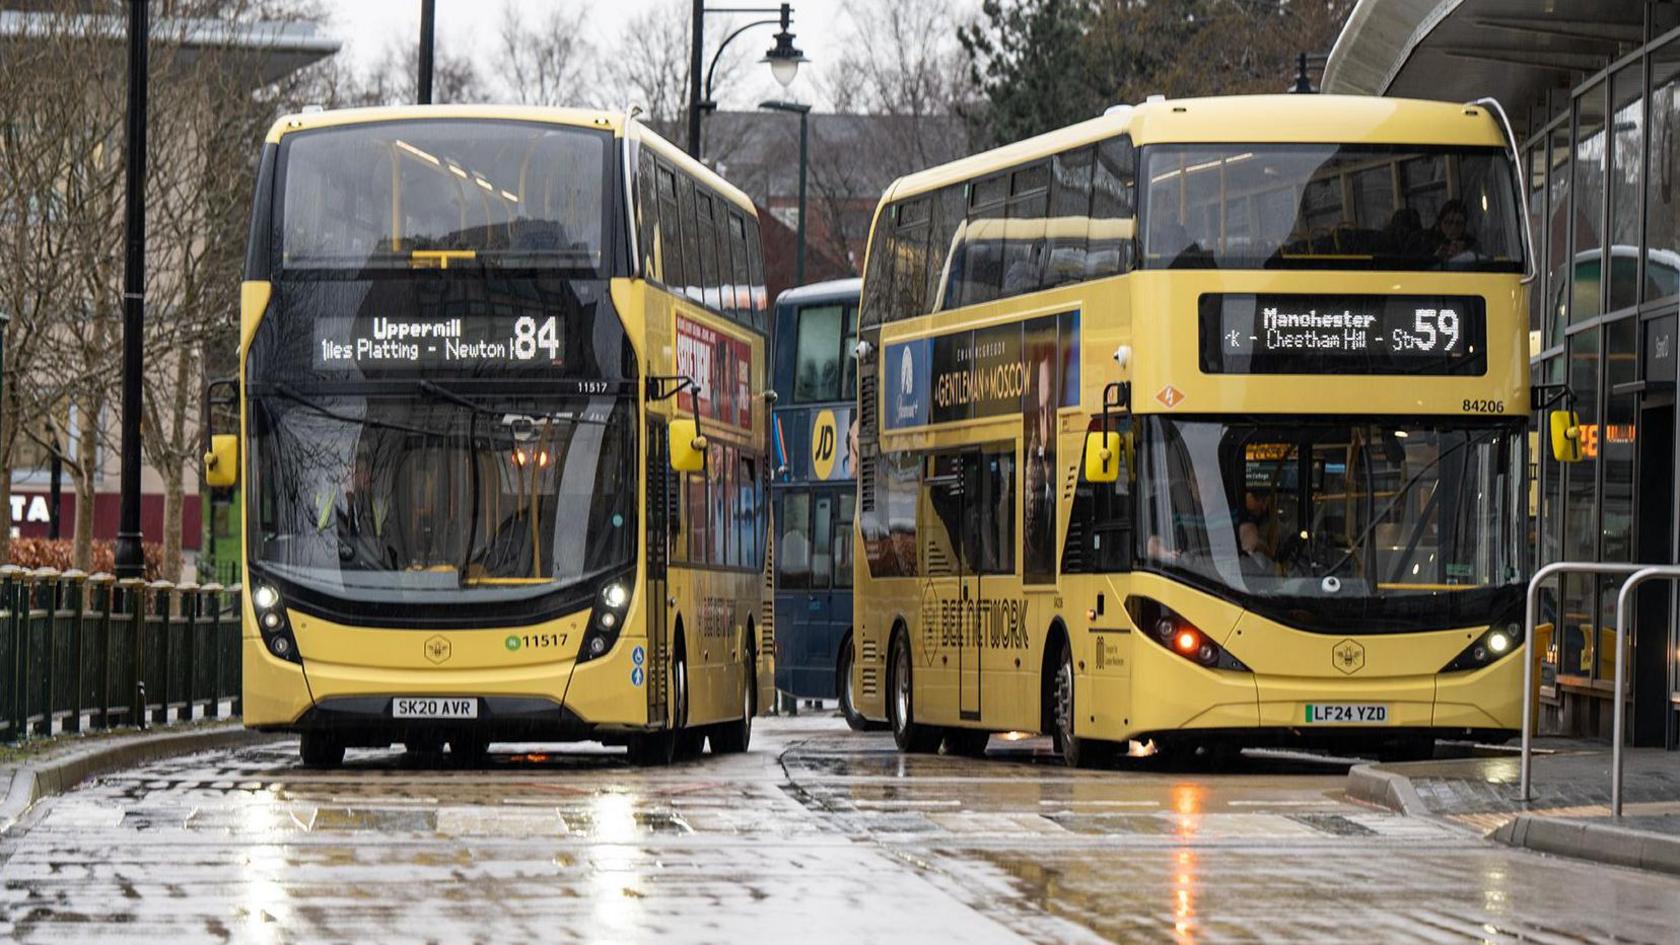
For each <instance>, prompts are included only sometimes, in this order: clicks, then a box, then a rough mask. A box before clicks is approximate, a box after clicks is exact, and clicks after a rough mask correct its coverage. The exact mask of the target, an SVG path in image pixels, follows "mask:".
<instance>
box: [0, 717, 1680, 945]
mask: <svg viewBox="0 0 1680 945" xmlns="http://www.w3.org/2000/svg"><path fill="white" fill-rule="evenodd" d="M754 738H755V747H754V751H753V752H751V753H749V754H746V755H736V756H726V757H711V756H708V757H706V758H703V759H701V760H698V761H694V762H690V763H687V764H683V765H678V766H675V767H671V768H664V769H647V770H635V769H631V768H629V767H627V766H626V765H625V763H624V761H623V758H622V755H621V754H620V753H618V752H615V751H611V750H604V749H600V748H586V749H583V750H574V749H570V748H568V749H560V750H549V749H546V748H543V749H539V748H536V747H533V746H514V747H512V748H511V749H504V750H502V751H499V752H498V753H496V754H495V755H494V756H493V757H492V759H491V761H490V763H489V764H488V766H487V767H486V768H485V769H484V770H460V769H448V768H445V769H436V770H433V769H427V768H424V767H420V766H417V765H415V764H414V762H413V759H408V758H405V757H404V756H402V755H401V754H400V753H396V752H366V751H363V752H354V753H352V757H351V759H350V764H349V765H348V766H347V767H346V768H345V769H343V770H340V771H333V772H321V771H306V770H303V769H300V768H298V767H297V766H296V765H295V763H294V760H293V759H294V758H295V754H294V753H295V751H296V747H295V744H294V743H286V744H278V745H275V746H271V747H260V748H251V749H243V750H239V751H226V752H217V753H212V754H209V755H205V756H200V757H196V758H185V759H175V760H171V761H164V762H158V763H155V764H152V765H149V766H147V767H145V768H143V769H140V770H137V771H134V772H130V773H125V774H120V775H114V776H110V777H107V778H106V779H104V780H102V781H100V782H98V783H95V784H92V785H89V786H87V787H85V788H83V789H81V790H78V791H75V792H73V793H71V794H69V795H66V796H64V797H62V798H58V799H55V800H52V801H49V802H46V803H44V804H43V805H41V806H40V807H39V808H38V809H37V811H36V812H35V814H33V815H32V816H31V818H30V819H29V820H28V821H27V822H26V830H25V832H23V833H21V834H19V835H15V836H11V837H8V838H6V839H5V840H4V841H0V858H3V859H0V941H8V942H9V941H17V942H20V943H29V945H34V943H47V942H53V943H62V942H67V941H69V942H77V943H80V942H125V943H126V942H143V943H146V945H192V943H197V942H223V941H227V940H233V941H239V942H259V943H265V945H266V943H270V942H291V941H366V942H386V941H442V942H456V941H461V942H476V941H484V942H495V943H497V945H502V943H506V942H536V941H543V942H547V941H555V940H559V939H565V940H567V941H574V942H583V943H593V942H601V943H614V945H617V943H623V942H631V941H655V940H657V941H661V942H674V943H679V945H686V943H711V942H718V943H729V945H738V943H743V942H759V941H776V942H790V943H794V945H821V943H827V942H836V943H841V942H844V943H854V942H876V941H881V942H898V941H905V942H935V941H952V942H962V943H963V945H987V943H992V942H1019V941H1034V942H1044V943H1052V942H1053V943H1063V942H1071V943H1079V942H1097V941H1109V942H1126V943H1131V942H1143V943H1154V942H1170V943H1175V945H1221V943H1229V942H1268V943H1269V942H1285V941H1294V942H1344V941H1350V940H1357V941H1359V942H1360V945H1367V943H1369V945H1376V943H1383V942H1403V943H1408V945H1409V943H1413V942H1418V941H1423V940H1429V941H1464V942H1475V941H1490V942H1511V941H1548V942H1559V943H1572V945H1583V943H1598V942H1605V941H1612V940H1615V941H1622V942H1648V943H1659V942H1661V943H1668V942H1671V941H1672V939H1673V930H1674V929H1675V928H1676V927H1680V881H1676V880H1674V879H1672V878H1668V877H1660V876H1655V875H1652V874H1642V873H1635V872H1631V871H1620V870H1608V869H1604V868H1601V867H1593V866H1587V865H1584V864H1579V863H1572V862H1569V861H1565V860H1557V859H1551V858H1545V857H1539V856H1534V855H1530V854H1526V853H1519V852H1515V851H1511V850H1509V849H1506V848H1503V847H1499V846H1495V845H1492V844H1490V843H1486V842H1484V841H1482V840H1481V839H1480V838H1478V837H1476V836H1474V835H1473V834H1470V833H1467V832H1465V831H1464V830H1462V829H1460V828H1458V827H1456V826H1452V825H1447V824H1443V823H1438V822H1433V821H1426V820H1417V819H1412V818H1405V817H1400V816H1397V815H1394V814H1390V813H1388V812H1386V811H1378V810H1373V809H1369V808H1363V807H1359V806H1355V805H1351V804H1349V803H1347V802H1345V801H1344V800H1343V799H1342V797H1341V796H1340V789H1341V786H1342V783H1343V771H1344V767H1345V766H1344V765H1338V764H1330V763H1325V762H1323V761H1313V760H1287V759H1284V760H1280V759H1278V758H1275V757H1249V758H1246V759H1239V760H1238V762H1237V767H1236V769H1235V770H1234V771H1230V772H1224V773H1209V772H1205V771H1183V770H1172V769H1169V768H1164V767H1161V766H1160V765H1159V764H1157V762H1156V761H1153V760H1136V759H1133V760H1128V761H1124V762H1121V766H1120V768H1119V769H1117V770H1112V771H1099V772H1087V771H1070V770H1068V769H1066V768H1065V767H1063V766H1061V764H1060V763H1059V760H1058V759H1056V758H1055V757H1054V756H1053V755H1051V754H1050V753H1049V752H1048V751H1047V749H1046V743H1045V740H1043V739H1020V740H1005V739H994V741H993V743H992V746H993V747H992V752H991V755H990V757H988V758H986V759H984V760H975V759H968V758H958V757H948V756H926V755H918V756H907V755H901V754H898V753H897V752H896V751H894V750H893V749H892V747H891V742H890V739H889V738H888V737H887V736H886V735H884V734H876V735H859V734H854V733H850V732H848V731H846V730H845V728H844V725H843V723H841V722H839V721H837V720H834V719H828V718H822V717H812V716H802V717H800V718H799V719H797V720H787V719H779V720H767V721H766V720H761V723H760V724H758V725H756V726H755V734H754Z"/></svg>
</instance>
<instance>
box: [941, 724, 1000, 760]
mask: <svg viewBox="0 0 1680 945" xmlns="http://www.w3.org/2000/svg"><path fill="white" fill-rule="evenodd" d="M991 740H992V733H991V732H982V731H978V730H976V729H972V728H948V729H946V730H945V753H946V754H948V755H961V756H962V757H964V758H984V757H986V745H987V744H989V743H990V742H991Z"/></svg>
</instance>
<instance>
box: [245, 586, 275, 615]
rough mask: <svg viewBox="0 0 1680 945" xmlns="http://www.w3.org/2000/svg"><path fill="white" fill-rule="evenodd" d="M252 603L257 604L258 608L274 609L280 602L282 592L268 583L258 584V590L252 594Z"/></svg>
mask: <svg viewBox="0 0 1680 945" xmlns="http://www.w3.org/2000/svg"><path fill="white" fill-rule="evenodd" d="M251 603H253V604H255V605H256V607H257V609H258V610H272V609H273V608H274V605H275V604H278V603H280V592H279V591H277V590H275V589H274V588H272V587H270V586H269V585H267V584H258V585H257V589H256V591H255V592H254V593H252V594H251Z"/></svg>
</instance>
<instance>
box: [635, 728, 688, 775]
mask: <svg viewBox="0 0 1680 945" xmlns="http://www.w3.org/2000/svg"><path fill="white" fill-rule="evenodd" d="M624 749H625V757H626V758H627V759H629V761H630V763H631V764H633V765H635V766H637V767H638V768H657V767H662V766H664V765H668V764H670V763H671V761H672V760H673V759H674V758H675V757H676V752H677V739H676V736H675V735H673V734H672V733H671V732H669V731H664V732H646V733H643V734H640V735H632V736H630V739H629V740H628V741H626V742H625V743H624Z"/></svg>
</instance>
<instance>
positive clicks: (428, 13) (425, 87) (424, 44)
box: [418, 0, 437, 105]
mask: <svg viewBox="0 0 1680 945" xmlns="http://www.w3.org/2000/svg"><path fill="white" fill-rule="evenodd" d="M436 25H437V0H420V76H419V89H420V94H419V96H418V98H419V100H420V104H422V105H430V104H432V50H433V47H434V45H435V43H434V37H435V36H436V34H437V31H436Z"/></svg>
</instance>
